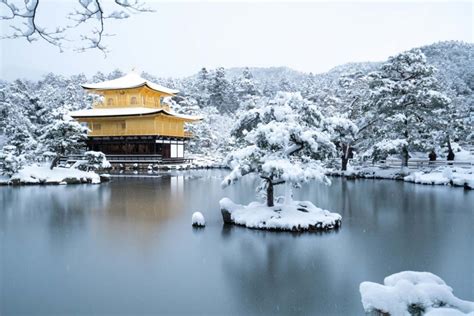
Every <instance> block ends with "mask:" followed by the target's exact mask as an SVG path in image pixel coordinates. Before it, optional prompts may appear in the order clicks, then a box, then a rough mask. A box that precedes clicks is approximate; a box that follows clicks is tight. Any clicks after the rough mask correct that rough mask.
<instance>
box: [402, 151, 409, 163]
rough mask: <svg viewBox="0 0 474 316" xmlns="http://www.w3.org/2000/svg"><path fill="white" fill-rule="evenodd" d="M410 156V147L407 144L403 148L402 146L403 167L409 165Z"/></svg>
mask: <svg viewBox="0 0 474 316" xmlns="http://www.w3.org/2000/svg"><path fill="white" fill-rule="evenodd" d="M408 158H409V153H408V148H407V146H403V148H402V168H403V167H408Z"/></svg>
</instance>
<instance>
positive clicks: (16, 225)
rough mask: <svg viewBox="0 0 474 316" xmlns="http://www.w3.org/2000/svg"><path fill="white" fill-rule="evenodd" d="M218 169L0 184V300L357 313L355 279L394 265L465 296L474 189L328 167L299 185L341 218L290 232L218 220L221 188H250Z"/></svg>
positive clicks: (42, 307)
mask: <svg viewBox="0 0 474 316" xmlns="http://www.w3.org/2000/svg"><path fill="white" fill-rule="evenodd" d="M224 174H225V172H224V171H219V170H215V171H187V172H176V173H169V174H164V175H162V176H159V177H148V178H114V179H113V181H112V182H110V183H107V184H103V185H76V186H75V185H69V186H24V187H0V207H1V208H0V247H1V248H0V255H1V257H0V265H1V267H0V268H1V270H0V299H1V300H0V314H2V315H9V314H12V315H14V314H26V313H28V314H47V315H52V314H73V313H74V314H83V315H89V314H129V315H130V314H133V315H136V314H166V315H169V314H185V315H196V314H203V315H209V314H218V315H253V314H265V315H269V314H271V315H273V314H282V315H284V314H292V315H295V314H310V315H362V314H363V310H362V304H361V302H360V294H359V284H360V282H362V281H366V280H367V281H375V282H382V281H383V278H384V277H385V276H387V275H389V274H392V273H395V272H399V271H402V270H422V271H431V272H433V273H435V274H437V275H439V276H440V277H442V278H443V279H444V280H445V281H446V282H447V283H448V284H449V285H451V286H452V287H453V288H454V293H455V295H457V296H458V297H460V298H463V299H468V300H474V285H473V284H474V246H473V245H474V237H473V236H474V234H473V231H474V207H473V205H474V192H473V191H464V190H463V189H461V188H450V187H443V186H423V185H414V184H409V183H403V182H395V181H384V180H375V181H374V180H356V181H348V180H344V179H339V178H335V179H333V183H332V185H331V186H324V185H320V184H312V185H307V186H304V187H303V188H302V189H300V190H297V191H295V198H298V199H305V200H310V201H312V202H314V203H315V204H316V205H318V206H320V207H323V208H326V209H329V210H332V211H336V212H339V213H340V214H341V215H342V216H343V225H342V228H341V229H340V230H339V231H338V232H330V233H323V234H316V233H312V234H311V233H309V234H300V235H297V234H292V233H275V232H263V231H256V230H248V229H245V228H241V227H226V226H223V224H222V218H221V215H220V212H219V208H218V201H219V200H220V199H221V198H222V197H224V196H229V197H231V198H232V199H234V200H236V201H240V202H250V201H251V200H253V199H254V198H255V194H254V187H253V182H254V180H253V179H244V181H242V182H240V183H238V184H236V185H234V186H232V187H229V188H227V189H225V190H222V189H221V188H220V182H221V179H222V177H223V176H224ZM194 211H201V212H202V213H203V214H204V216H205V217H206V221H207V226H206V227H205V228H204V229H193V228H192V227H191V214H192V213H193V212H194Z"/></svg>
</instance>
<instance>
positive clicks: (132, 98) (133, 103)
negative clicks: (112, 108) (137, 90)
mask: <svg viewBox="0 0 474 316" xmlns="http://www.w3.org/2000/svg"><path fill="white" fill-rule="evenodd" d="M130 103H131V104H132V105H136V104H137V97H131V99H130Z"/></svg>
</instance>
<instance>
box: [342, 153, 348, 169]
mask: <svg viewBox="0 0 474 316" xmlns="http://www.w3.org/2000/svg"><path fill="white" fill-rule="evenodd" d="M341 159H342V163H341V165H342V167H341V170H342V171H346V170H347V163H348V162H349V159H347V158H346V157H344V156H342V157H341Z"/></svg>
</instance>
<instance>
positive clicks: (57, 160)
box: [49, 155, 61, 170]
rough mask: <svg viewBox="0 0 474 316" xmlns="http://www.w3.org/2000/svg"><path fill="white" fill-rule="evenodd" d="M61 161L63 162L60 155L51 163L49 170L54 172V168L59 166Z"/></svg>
mask: <svg viewBox="0 0 474 316" xmlns="http://www.w3.org/2000/svg"><path fill="white" fill-rule="evenodd" d="M59 160H61V156H59V155H58V156H56V157H54V159H53V161H51V166H49V169H51V170H53V168H54V167H56V166H57V165H58V163H59Z"/></svg>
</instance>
